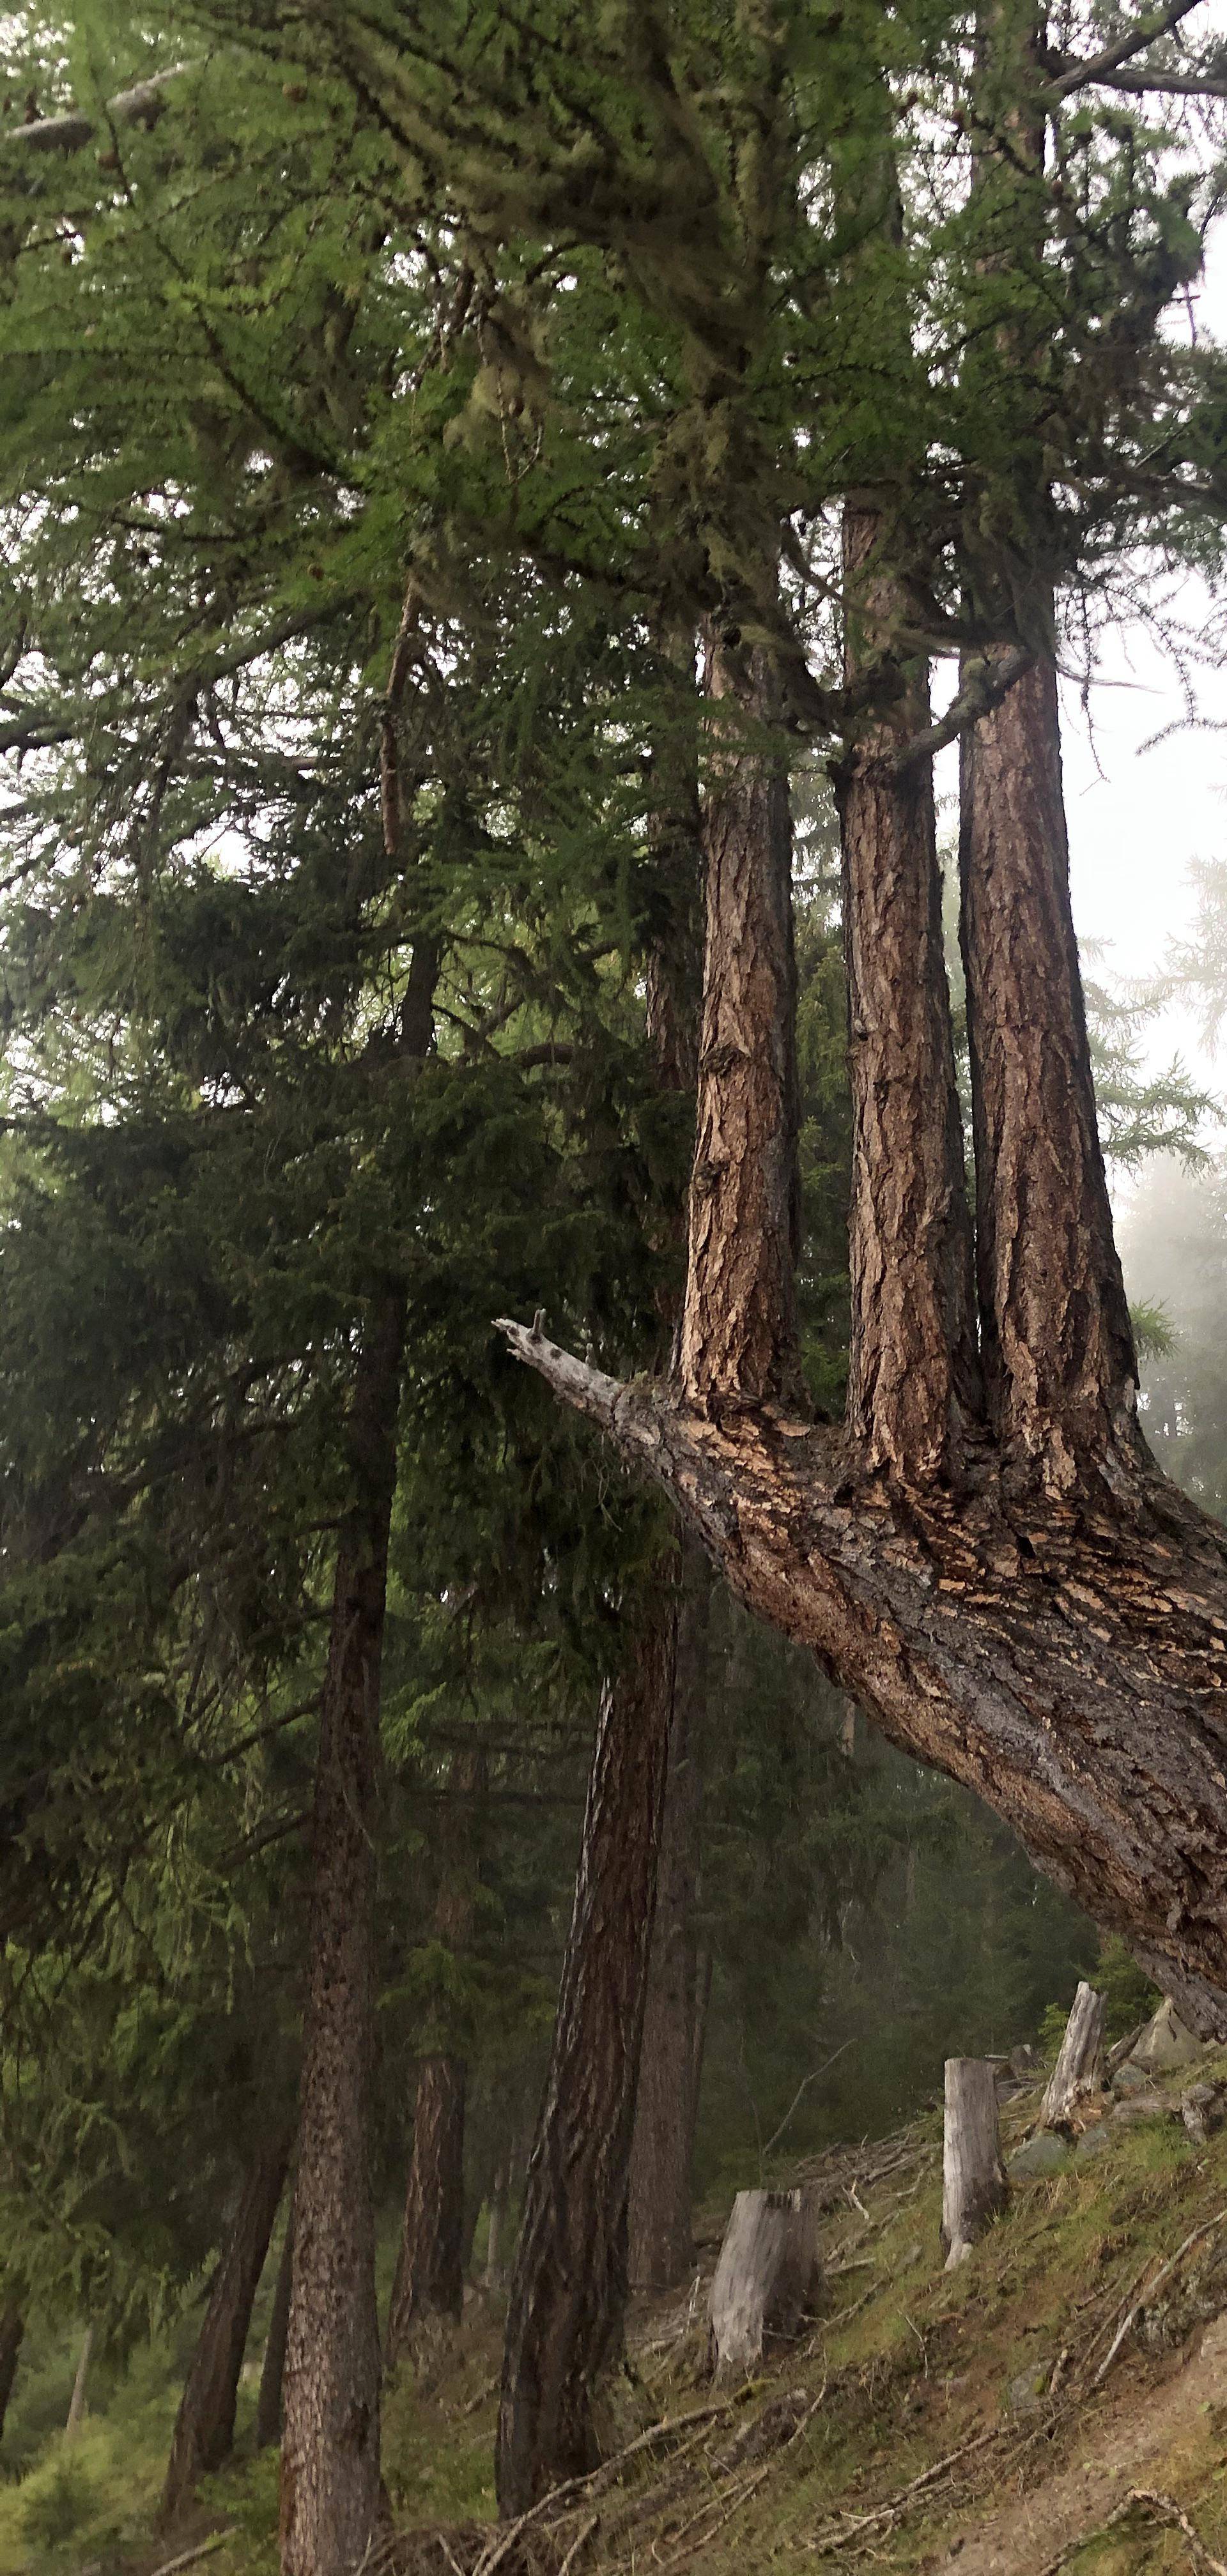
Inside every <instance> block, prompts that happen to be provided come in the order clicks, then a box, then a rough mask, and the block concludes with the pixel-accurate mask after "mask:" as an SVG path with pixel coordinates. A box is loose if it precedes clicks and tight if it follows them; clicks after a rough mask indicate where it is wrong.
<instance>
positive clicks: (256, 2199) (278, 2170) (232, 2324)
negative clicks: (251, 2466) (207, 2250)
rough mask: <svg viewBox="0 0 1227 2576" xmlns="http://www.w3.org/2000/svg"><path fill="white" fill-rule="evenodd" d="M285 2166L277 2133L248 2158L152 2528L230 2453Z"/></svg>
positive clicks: (284, 2142)
mask: <svg viewBox="0 0 1227 2576" xmlns="http://www.w3.org/2000/svg"><path fill="white" fill-rule="evenodd" d="M289 2161H290V2139H289V2137H288V2136H287V2135H286V2134H285V2132H284V2131H282V2132H280V2133H276V2134H274V2135H273V2136H272V2137H270V2138H268V2139H267V2140H266V2141H265V2142H264V2144H263V2145H262V2146H261V2147H260V2149H259V2150H258V2152H257V2153H256V2155H255V2156H254V2157H253V2158H252V2162H251V2166H250V2169H249V2171H248V2174H247V2178H246V2180H245V2182H244V2185H243V2189H242V2193H241V2195H240V2198H239V2205H238V2208H237V2210H236V2212H235V2217H234V2224H233V2227H232V2228H231V2231H230V2236H229V2240H228V2242H227V2246H226V2250H225V2253H224V2254H223V2256H222V2259H221V2261H220V2263H219V2264H218V2266H217V2270H216V2272H215V2273H214V2275H213V2280H212V2283H211V2285H210V2289H209V2298H208V2305H207V2307H206V2309H205V2313H204V2322H203V2324H202V2326H201V2329H200V2334H199V2337H198V2339H197V2344H196V2350H195V2352H194V2353H193V2355H192V2362H191V2367H190V2369H189V2371H188V2375H187V2379H186V2382H185V2384H184V2390H183V2395H182V2398H181V2399H180V2402H179V2412H178V2414H177V2416H176V2417H175V2429H174V2432H173V2434H172V2435H171V2444H170V2458H169V2460H168V2462H167V2466H166V2477H165V2480H164V2482H163V2487H162V2499H161V2503H160V2504H159V2506H158V2516H157V2527H158V2529H159V2530H162V2531H164V2530H166V2528H167V2527H168V2525H169V2524H171V2523H173V2522H174V2521H175V2519H176V2517H177V2516H178V2515H179V2514H180V2513H181V2512H182V2510H183V2507H184V2506H185V2505H186V2504H187V2503H188V2502H189V2500H190V2498H191V2496H192V2495H193V2493H194V2492H195V2489H196V2486H197V2484H198V2482H199V2480H200V2479H201V2478H202V2477H204V2476H205V2474H206V2472H207V2471H209V2470H210V2469H220V2467H221V2465H222V2462H223V2461H224V2460H228V2459H229V2457H230V2454H231V2451H232V2450H233V2448H234V2410H235V2406H236V2404H237V2401H238V2393H239V2373H240V2371H241V2369H242V2367H243V2354H244V2352H245V2350H246V2348H247V2335H248V2330H249V2328H250V2325H251V2311H252V2308H253V2305H254V2303H255V2296H256V2291H257V2289H258V2288H259V2285H260V2275H261V2273H262V2271H263V2269H264V2258H265V2256H266V2254H267V2252H268V2243H269V2238H270V2236H271V2235H272V2232H273V2226H274V2223H275V2221H276V2217H277V2211H278V2207H279V2205H280V2201H281V2195H282V2192H283V2190H284V2189H285V2177H286V2170H287V2167H288V2165H289Z"/></svg>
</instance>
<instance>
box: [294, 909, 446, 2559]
mask: <svg viewBox="0 0 1227 2576" xmlns="http://www.w3.org/2000/svg"><path fill="white" fill-rule="evenodd" d="M438 965H439V954H438V949H437V946H436V945H435V944H434V943H433V942H432V941H429V940H420V941H419V942H418V943H417V945H416V947H415V949H414V953H413V959H412V964H411V968H410V975H409V983H408V989H407V992H406V995H405V1001H404V1005H403V1009H402V1013H401V1027H400V1032H399V1046H398V1052H399V1054H400V1057H401V1059H402V1061H403V1065H404V1070H405V1072H406V1073H407V1074H408V1073H411V1072H416V1070H417V1069H418V1067H419V1066H420V1065H421V1063H422V1061H423V1059H424V1058H425V1057H426V1055H427V1054H428V1053H429V1050H430V1046H431V1043H432V1036H433V1005H434V988H435V980H436V977H437V974H438ZM404 1342H405V1297H404V1292H403V1290H401V1289H399V1288H396V1287H392V1286H388V1287H385V1288H384V1289H383V1290H381V1291H380V1292H379V1294H378V1295H376V1296H374V1297H373V1298H372V1300H371V1304H370V1310H369V1315H368V1321H367V1327H366V1333H365V1338H364V1340H363V1344H362V1348H361V1351H360V1353H359V1357H358V1363H357V1368H356V1371H355V1377H354V1391H353V1398H352V1402H351V1406H350V1416H349V1424H348V1448H349V1470H350V1492H351V1501H350V1505H349V1509H348V1511H347V1513H346V1516H345V1518H344V1520H343V1522H342V1524H341V1531H340V1536H339V1539H338V1542H337V1558H336V1568H335V1572H334V1575H333V1594H332V1629H331V1636H330V1639H329V1648H328V1666H327V1671H326V1673H325V1676H324V1690H323V1697H322V1702H321V1708H320V1742H319V1753H318V1756H317V1760H316V1773H315V1806H314V1814H313V1818H312V1858H313V1884H312V1892H311V1919H310V1928H309V1934H308V1957H309V1969H308V1991H307V2007H306V2013H305V2016H304V2030H303V2079H302V2108H301V2114H300V2121H299V2140H298V2178H297V2182H296V2184H295V2190H294V2252H293V2279H292V2284H291V2291H290V2317H289V2325H288V2328H287V2334H286V2357H285V2377H284V2388H283V2430H282V2442H281V2568H282V2576H343V2572H344V2571H346V2570H349V2569H351V2568H356V2567H358V2566H359V2565H360V2564H361V2562H362V2560H363V2559H364V2557H365V2555H366V2552H367V2550H368V2549H369V2547H370V2544H371V2540H372V2537H373V2535H374V2531H375V2525H376V2520H377V2516H378V2513H379V2508H380V2476H379V2385H380V2352H379V2319H378V2313H377V2309H376V2302H375V2212H374V2204H373V2200H372V2189H371V2161H370V2151H371V2141H370V2092H371V2076H372V2065H373V2057H374V2045H375V1889H376V1878H375V1834H376V1826H377V1821H378V1786H377V1783H378V1764H379V1690H380V1668H381V1663H382V1656H383V1635H384V1622H385V1614H386V1608H387V1569H388V1540H389V1535H390V1531H391V1522H392V1506H393V1502H394V1499H395V1493H396V1432H397V1417H398V1413H399V1409H400V1387H401V1373H402V1367H403V1361H404Z"/></svg>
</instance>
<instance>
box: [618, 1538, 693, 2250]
mask: <svg viewBox="0 0 1227 2576" xmlns="http://www.w3.org/2000/svg"><path fill="white" fill-rule="evenodd" d="M686 1553H687V1563H686V1566H685V1570H684V1575H683V1588H682V1598H681V1608H680V1612H679V1617H678V1637H677V1666H676V1682H675V1689H674V1699H673V1720H672V1724H671V1727H670V1731H669V1767H668V1784H667V1787H666V1791H665V1806H664V1819H663V1823H662V1827H661V1838H660V1858H659V1862H658V1866H657V1875H656V1916H655V1927H654V1930H653V1934H652V1950H651V1959H650V1964H649V1969H648V1991H647V2003H646V2008H645V2011H644V2021H643V2045H642V2048H641V2051H640V2057H639V2084H638V2089H637V2093H636V2100H635V2130H634V2138H633V2141H632V2146H631V2163H630V2198H629V2218H628V2247H629V2272H630V2279H631V2283H632V2285H633V2286H634V2287H635V2288H636V2289H651V2290H667V2289H671V2288H672V2287H673V2285H674V2283H675V2282H678V2281H681V2280H684V2279H685V2278H686V2275H687V2273H688V2272H689V2270H690V2266H691V2263H692V2261H693V2259H694V2247H693V2243H692V2240H691V2233H690V2165H691V2158H692V2155H693V2152H694V2125H695V2111H696V2108H697V2091H698V2078H699V2067H700V2044H699V1978H698V1966H699V1962H698V1944H697V1939H696V1927H695V1906H696V1901H697V1896H698V1872H699V1813H700V1788H701V1778H702V1771H701V1743H702V1725H703V1714H704V1704H705V1699H706V1686H707V1634H708V1623H709V1613H710V1594H711V1574H710V1569H709V1568H708V1566H707V1564H706V1561H705V1560H704V1559H703V1558H702V1557H701V1556H700V1555H699V1553H698V1551H697V1550H696V1549H694V1548H693V1546H692V1547H691V1548H690V1549H689V1550H688V1551H687V1552H686Z"/></svg>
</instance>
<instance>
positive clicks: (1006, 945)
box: [961, 655, 1137, 1494]
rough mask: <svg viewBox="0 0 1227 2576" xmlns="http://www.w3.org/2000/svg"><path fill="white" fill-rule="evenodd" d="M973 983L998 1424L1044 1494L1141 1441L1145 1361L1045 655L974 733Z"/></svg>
mask: <svg viewBox="0 0 1227 2576" xmlns="http://www.w3.org/2000/svg"><path fill="white" fill-rule="evenodd" d="M961 856H962V875H963V907H962V945H963V957H964V963H965V966H966V971H967V1021H968V1035H969V1040H970V1048H971V1075H972V1103H973V1117H974V1133H975V1149H976V1212H977V1243H978V1266H979V1282H980V1304H981V1314H982V1329H983V1340H984V1353H985V1365H986V1372H987V1378H988V1388H989V1399H990V1405H991V1409H992V1416H993V1421H994V1425H995V1427H996V1429H997V1431H998V1432H999V1435H1000V1437H1001V1439H1002V1441H1003V1442H1004V1443H1005V1444H1006V1445H1007V1447H1008V1448H1010V1449H1011V1450H1012V1451H1014V1452H1015V1453H1016V1454H1017V1456H1018V1457H1019V1459H1021V1460H1026V1461H1034V1462H1036V1464H1037V1466H1038V1468H1039V1470H1040V1473H1041V1476H1042V1480H1043V1482H1044V1484H1045V1485H1046V1486H1047V1487H1048V1489H1049V1490H1051V1491H1053V1492H1055V1493H1058V1494H1068V1493H1070V1492H1071V1491H1072V1490H1073V1487H1074V1485H1075V1484H1076V1482H1077V1480H1078V1477H1079V1474H1080V1472H1081V1471H1082V1469H1083V1468H1084V1467H1085V1465H1086V1464H1087V1462H1088V1461H1091V1460H1095V1461H1097V1462H1103V1461H1106V1460H1108V1459H1110V1458H1112V1457H1114V1456H1120V1455H1123V1457H1124V1459H1125V1461H1126V1462H1128V1461H1129V1460H1130V1459H1132V1457H1133V1456H1134V1454H1135V1452H1136V1446H1137V1432H1136V1390H1137V1363H1136V1359H1135V1356H1134V1348H1133V1334H1132V1328H1131V1326H1130V1322H1129V1310H1128V1307H1127V1305H1126V1302H1125V1291H1124V1286H1123V1283H1122V1279H1121V1270H1120V1262H1119V1260H1118V1258H1117V1253H1116V1246H1115V1242H1114V1239H1113V1233H1112V1214H1111V1208H1110V1206H1109V1202H1108V1187H1107V1180H1106V1177H1105V1173H1104V1163H1103V1154H1102V1151H1101V1149H1100V1143H1099V1129H1098V1125H1097V1122H1096V1116H1095V1092H1094V1084H1093V1082H1092V1078H1091V1064H1090V1051H1089V1048H1088V1045H1087V1035H1086V1013H1085V1009H1084V1006H1083V998H1082V979H1081V974H1080V971H1079V965H1078V947H1077V941H1076V939H1075V936H1074V925H1073V915H1072V912H1071V910H1070V900H1069V848H1068V843H1067V839H1066V830H1065V805H1064V798H1063V794H1062V786H1061V737H1060V713H1059V708H1058V702H1057V675H1056V670H1055V667H1054V665H1053V663H1052V660H1051V658H1050V657H1049V656H1047V655H1045V656H1043V657H1042V658H1039V659H1037V660H1036V662H1035V663H1034V664H1033V665H1032V667H1031V669H1030V670H1029V671H1026V672H1024V674H1023V676H1022V678H1021V679H1020V680H1017V681H1016V682H1015V684H1014V687H1013V688H1012V689H1011V690H1010V692H1009V694H1008V696H1006V697H1005V698H1003V699H1002V701H1001V704H1000V705H999V706H998V707H996V708H995V709H994V711H993V713H992V714H991V715H988V716H984V717H982V718H981V720H980V722H979V723H978V724H977V725H976V726H975V727H974V729H973V730H972V731H971V732H970V733H968V734H966V735H965V736H964V740H963V753H962V835H961Z"/></svg>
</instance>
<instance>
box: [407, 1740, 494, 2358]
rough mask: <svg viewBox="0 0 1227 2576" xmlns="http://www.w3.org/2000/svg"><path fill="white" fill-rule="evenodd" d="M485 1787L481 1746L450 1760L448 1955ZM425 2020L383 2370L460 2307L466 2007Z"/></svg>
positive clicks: (473, 1882)
mask: <svg viewBox="0 0 1227 2576" xmlns="http://www.w3.org/2000/svg"><path fill="white" fill-rule="evenodd" d="M486 1781H487V1762H486V1756H485V1754H484V1752H483V1751H482V1750H481V1748H480V1747H475V1748H473V1749H471V1750H465V1751H462V1752H460V1753H457V1755H456V1756H455V1758H454V1760H453V1762H452V1764H451V1769H450V1776H449V1780H448V1797H447V1801H446V1804H445V1807H444V1810H443V1815H442V1818H441V1821H440V1826H439V1840H440V1845H441V1849H440V1857H439V1871H440V1875H439V1887H438V1894H437V1897H436V1899H435V1909H434V1930H435V1938H436V1940H437V1941H439V1942H440V1943H442V1944H443V1945H445V1947H446V1948H447V1949H448V1950H449V1951H450V1952H451V1953H452V1955H453V1958H454V1957H455V1956H456V1955H457V1954H460V1953H463V1951H464V1949H465V1947H466V1945H467V1943H468V1941H469V1938H470V1935H471V1932H472V1928H473V1907H474V1901H475V1897H476V1892H477V1884H478V1874H479V1867H480V1833H481V1815H482V1809H483V1805H484V1798H485V1790H486ZM432 2021H433V2023H434V2028H433V2030H432V2033H431V2036H430V2040H429V2041H428V2044H427V2045H426V2047H425V2048H424V2050H423V2053H422V2056H421V2058H420V2059H419V2064H418V2080H417V2090H416V2096H415V2100H414V2106H413V2145H412V2150H411V2153H410V2158H409V2180H408V2184H407V2187H406V2191H405V2215H404V2222H403V2225H402V2228H401V2242H400V2254H399V2258H398V2261H397V2267H396V2279H395V2281H394V2283H393V2287H392V2297H391V2301H390V2304H389V2308H388V2331H387V2338H386V2344H387V2353H386V2357H387V2360H388V2362H389V2364H391V2363H394V2362H397V2361H399V2360H401V2359H402V2358H403V2356H404V2354H405V2352H406V2350H407V2348H408V2345H409V2342H410V2340H411V2338H412V2337H413V2336H414V2334H415V2331H416V2330H418V2329H420V2328H422V2327H423V2326H425V2325H426V2324H428V2323H429V2322H430V2321H432V2320H433V2321H435V2322H436V2323H438V2322H441V2321H443V2320H450V2321H451V2322H452V2323H453V2324H458V2323H459V2321H460V2316H461V2312H462V2309H463V2305H464V2258H465V2244H466V2226H465V2202H464V2112H465V2092H466V2088H467V2081H468V2066H467V2063H466V2058H465V2047H466V2045H467V2040H468V2013H467V2009H466V2008H465V2007H463V2006H461V2007H459V2008H458V2007H457V2006H456V2004H455V2003H454V2002H453V2001H450V2000H449V2001H447V2002H444V2003H436V2005H435V2007H434V2010H433V2013H432ZM474 2215H476V2213H474Z"/></svg>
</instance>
